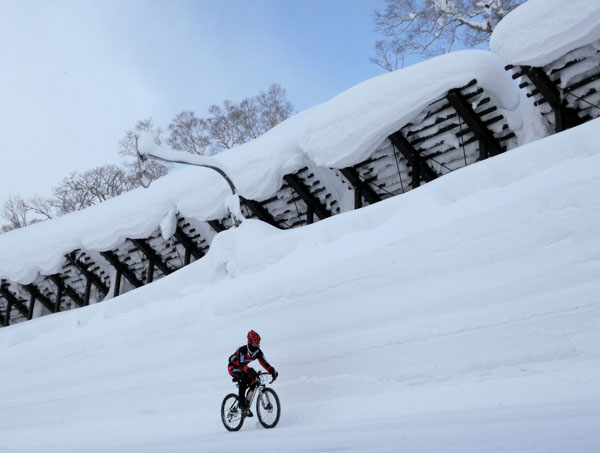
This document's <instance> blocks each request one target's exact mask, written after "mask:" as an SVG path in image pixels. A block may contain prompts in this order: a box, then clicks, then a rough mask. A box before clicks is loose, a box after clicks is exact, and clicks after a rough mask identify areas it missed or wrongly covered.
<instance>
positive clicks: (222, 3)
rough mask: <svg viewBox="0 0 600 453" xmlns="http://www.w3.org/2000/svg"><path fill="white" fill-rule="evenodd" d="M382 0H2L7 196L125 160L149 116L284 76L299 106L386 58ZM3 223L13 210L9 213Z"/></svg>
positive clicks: (1, 119)
mask: <svg viewBox="0 0 600 453" xmlns="http://www.w3.org/2000/svg"><path fill="white" fill-rule="evenodd" d="M382 5H383V0H196V1H184V0H161V1H159V0H114V1H113V0H72V1H68V0H0V43H2V44H1V46H0V156H1V160H0V203H1V202H3V201H4V200H5V199H6V198H7V197H8V196H9V195H12V194H16V193H20V194H21V195H23V196H24V197H29V196H32V195H34V194H35V193H40V194H42V195H49V194H50V188H51V187H52V186H53V185H55V184H56V183H58V182H60V180H61V179H62V178H63V177H65V176H67V175H68V174H69V173H70V172H72V171H84V170H87V169H90V168H93V167H95V166H98V165H102V164H107V163H118V162H121V160H122V158H121V157H120V156H119V155H118V141H119V139H120V138H121V137H122V136H123V133H124V131H125V130H126V129H130V128H132V127H133V126H134V125H135V123H136V122H137V121H138V120H141V119H144V118H147V117H152V118H153V119H154V122H155V124H157V125H160V126H163V127H166V126H167V125H168V123H169V122H170V120H171V119H172V118H173V116H174V115H175V114H176V113H178V112H180V111H182V110H194V111H195V112H196V113H197V114H198V115H199V116H205V114H206V109H207V107H208V106H209V105H210V104H215V103H221V102H222V101H223V100H224V99H231V100H233V101H239V100H241V99H243V98H244V97H247V96H253V95H255V94H257V93H258V92H259V91H261V90H266V89H267V88H268V87H269V85H270V84H271V83H272V82H278V83H281V84H282V85H283V87H284V88H286V89H287V92H288V96H289V98H290V100H291V101H292V103H293V104H294V106H295V108H296V110H298V111H300V110H304V109H306V108H308V107H311V106H313V105H315V104H318V103H321V102H323V101H326V100H327V99H330V98H331V97H333V96H335V95H336V94H338V93H340V92H342V91H343V90H345V89H347V88H349V87H351V86H353V85H355V84H357V83H359V82H361V81H363V80H366V79H368V78H371V77H374V76H376V75H379V74H382V73H383V72H384V71H383V70H382V69H381V68H379V67H378V66H376V65H374V64H372V63H370V62H369V57H371V56H372V55H373V43H374V41H375V40H376V39H377V36H376V34H375V32H374V30H373V21H372V11H373V9H375V8H381V7H382ZM0 223H2V222H0Z"/></svg>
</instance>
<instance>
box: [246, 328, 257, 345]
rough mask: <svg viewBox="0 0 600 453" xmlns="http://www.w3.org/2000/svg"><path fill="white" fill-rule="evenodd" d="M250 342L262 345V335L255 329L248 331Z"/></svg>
mask: <svg viewBox="0 0 600 453" xmlns="http://www.w3.org/2000/svg"><path fill="white" fill-rule="evenodd" d="M248 344H251V345H252V346H260V335H259V334H257V333H256V332H255V331H254V330H251V331H250V332H248Z"/></svg>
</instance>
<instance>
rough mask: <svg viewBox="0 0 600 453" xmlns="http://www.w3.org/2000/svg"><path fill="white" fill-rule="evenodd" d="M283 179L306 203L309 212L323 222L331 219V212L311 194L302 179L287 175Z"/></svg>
mask: <svg viewBox="0 0 600 453" xmlns="http://www.w3.org/2000/svg"><path fill="white" fill-rule="evenodd" d="M283 179H284V180H285V182H287V183H288V184H289V186H290V187H291V188H292V189H294V191H295V192H296V193H297V194H298V196H299V197H300V198H301V199H302V201H304V203H305V204H306V206H307V207H308V208H309V211H312V213H313V214H316V215H317V217H318V218H319V219H321V220H323V219H326V218H328V217H331V212H329V210H328V209H327V208H326V207H325V206H324V205H323V203H321V200H319V199H318V198H317V197H316V196H314V195H313V194H312V193H310V190H309V189H308V187H306V186H305V185H304V183H303V182H302V180H301V179H300V178H298V177H297V176H296V175H285V176H284V177H283ZM307 215H308V214H307Z"/></svg>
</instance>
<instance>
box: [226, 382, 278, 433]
mask: <svg viewBox="0 0 600 453" xmlns="http://www.w3.org/2000/svg"><path fill="white" fill-rule="evenodd" d="M267 375H269V373H262V372H259V373H257V375H256V380H255V381H254V383H253V384H252V385H250V386H249V387H248V390H247V392H246V401H247V402H248V406H247V407H248V408H250V407H252V403H253V402H254V399H255V398H256V415H258V421H259V422H260V424H261V425H263V426H264V427H265V428H274V427H275V425H277V422H279V416H280V415H281V405H280V404H279V397H278V396H277V393H275V390H273V389H272V388H269V387H267V380H268V378H267V377H266V376H267ZM273 380H274V379H273ZM273 380H272V381H271V382H269V384H271V383H272V382H273ZM234 382H236V386H237V387H238V388H239V385H240V384H239V382H237V380H236V379H234ZM245 419H246V412H244V411H242V410H240V408H239V401H238V395H236V394H235V393H230V394H229V395H227V396H226V397H225V398H224V399H223V403H222V404H221V420H222V421H223V425H225V428H227V430H228V431H238V430H239V429H240V428H241V427H242V425H243V424H244V420H245Z"/></svg>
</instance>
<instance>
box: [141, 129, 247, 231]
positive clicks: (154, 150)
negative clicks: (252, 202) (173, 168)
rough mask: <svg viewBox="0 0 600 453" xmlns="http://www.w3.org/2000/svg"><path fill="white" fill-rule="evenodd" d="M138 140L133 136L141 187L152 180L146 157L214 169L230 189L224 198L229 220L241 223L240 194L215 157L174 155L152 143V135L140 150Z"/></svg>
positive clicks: (242, 217) (146, 185)
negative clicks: (229, 193)
mask: <svg viewBox="0 0 600 453" xmlns="http://www.w3.org/2000/svg"><path fill="white" fill-rule="evenodd" d="M145 138H146V137H144V139H145ZM139 142H140V136H139V135H136V136H135V149H136V152H137V159H138V167H139V171H138V175H139V177H140V181H141V183H142V186H143V187H145V188H148V187H150V183H151V182H152V180H151V179H150V178H149V177H148V171H147V162H148V159H154V160H159V161H162V162H170V163H175V164H183V165H194V166H196V167H204V168H210V169H211V170H214V171H216V172H217V173H218V174H220V175H221V176H222V177H223V179H225V181H226V182H227V184H228V185H229V188H230V189H231V195H230V196H228V197H227V198H226V199H225V208H226V209H227V212H229V215H230V216H231V221H232V222H233V225H234V226H236V227H237V226H239V225H240V224H241V223H242V221H243V220H244V216H243V214H242V210H241V206H240V196H239V194H238V191H237V189H236V187H235V184H233V181H232V180H231V178H230V177H229V176H228V175H227V172H226V171H225V168H224V167H223V165H222V164H221V163H220V162H219V161H217V160H216V159H213V158H211V157H208V156H196V155H189V156H186V155H184V154H183V153H177V154H180V156H177V157H175V156H173V155H172V154H170V153H165V152H163V151H162V150H161V149H160V148H159V147H158V146H157V145H156V144H155V143H154V139H153V138H152V137H148V140H144V143H143V145H142V148H143V149H144V150H143V151H140V144H139Z"/></svg>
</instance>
